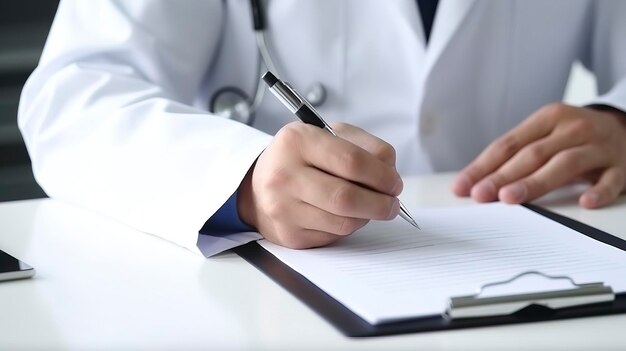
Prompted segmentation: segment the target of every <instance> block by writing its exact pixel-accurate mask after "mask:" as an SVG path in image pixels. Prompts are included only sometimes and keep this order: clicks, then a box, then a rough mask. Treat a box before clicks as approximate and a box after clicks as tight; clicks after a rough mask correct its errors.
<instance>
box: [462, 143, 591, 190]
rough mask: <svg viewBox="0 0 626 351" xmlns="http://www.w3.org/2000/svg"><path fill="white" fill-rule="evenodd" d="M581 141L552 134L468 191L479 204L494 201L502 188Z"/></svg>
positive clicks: (523, 150)
mask: <svg viewBox="0 0 626 351" xmlns="http://www.w3.org/2000/svg"><path fill="white" fill-rule="evenodd" d="M580 144H581V141H579V140H577V139H576V138H571V137H569V136H568V135H567V134H566V133H553V134H551V135H550V136H548V137H546V138H543V139H540V140H537V141H535V142H533V143H531V144H530V145H528V146H526V147H524V148H523V149H522V150H520V151H519V152H518V153H517V154H515V155H514V156H513V157H512V158H511V159H510V160H509V161H507V162H505V163H504V164H503V165H502V166H501V167H500V168H499V169H498V170H496V171H495V172H493V173H491V174H490V175H488V176H486V177H485V178H483V179H482V180H481V181H479V182H478V183H477V184H476V185H474V186H473V187H472V189H471V191H470V195H471V196H472V198H473V199H475V200H476V201H479V202H486V201H495V200H497V199H498V191H499V190H500V188H502V187H503V186H505V185H507V184H510V183H512V182H514V181H517V180H519V179H522V178H523V177H526V176H528V175H529V174H531V173H533V172H534V171H536V170H538V169H539V168H541V167H542V166H543V165H544V164H546V162H548V160H550V159H551V158H552V157H553V156H554V155H556V154H557V153H558V152H560V151H562V150H566V149H569V148H572V147H576V146H579V145H580Z"/></svg>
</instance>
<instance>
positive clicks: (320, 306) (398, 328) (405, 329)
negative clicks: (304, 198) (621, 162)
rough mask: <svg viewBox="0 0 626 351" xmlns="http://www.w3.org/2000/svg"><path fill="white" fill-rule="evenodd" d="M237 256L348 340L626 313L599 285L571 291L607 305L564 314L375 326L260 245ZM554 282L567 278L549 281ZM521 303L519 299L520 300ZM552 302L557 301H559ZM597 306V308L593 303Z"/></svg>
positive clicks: (596, 235)
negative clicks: (590, 296)
mask: <svg viewBox="0 0 626 351" xmlns="http://www.w3.org/2000/svg"><path fill="white" fill-rule="evenodd" d="M523 206H524V207H526V208H528V209H530V210H532V211H534V212H536V213H538V214H540V215H542V216H545V217H547V218H549V219H552V220H554V221H556V222H558V223H560V224H562V225H564V226H566V227H569V228H571V229H573V230H575V231H577V232H580V233H581V234H584V235H586V236H588V237H590V238H593V239H595V240H597V241H600V242H602V243H605V244H608V245H611V246H614V247H616V248H618V249H620V250H622V251H626V241H624V240H622V239H620V238H618V237H615V236H613V235H611V234H608V233H606V232H604V231H602V230H599V229H597V228H594V227H591V226H589V225H586V224H584V223H581V222H578V221H576V220H574V219H571V218H568V217H565V216H561V215H559V214H556V213H554V212H552V211H549V210H547V209H544V208H541V207H539V206H536V205H531V204H525V205H523ZM233 251H234V252H235V253H237V254H238V255H239V256H241V257H242V258H243V259H244V260H246V261H247V262H248V263H250V264H252V265H253V266H254V267H256V268H257V269H258V270H260V271H261V272H263V273H264V274H265V275H267V276H268V277H270V278H271V279H272V280H274V282H276V283H278V284H279V285H280V286H282V287H283V288H284V289H286V290H287V291H289V292H290V293H291V294H292V295H294V296H295V297H297V298H298V299H299V300H300V301H302V302H303V303H304V304H306V305H307V306H309V308H311V309H313V310H314V311H315V312H316V313H317V314H319V315H320V316H321V317H322V318H324V319H325V320H326V321H327V322H329V323H330V324H332V325H333V326H334V327H335V328H337V329H338V330H340V331H341V332H342V333H343V334H344V335H346V336H348V337H372V336H384V335H394V334H407V333H418V332H428V331H437V330H451V329H461V328H475V327H485V326H493V325H504V324H516V323H528V322H537V321H548V320H557V319H569V318H579V317H590V316H600V315H610V314H618V313H626V293H621V294H612V291H611V292H610V287H606V286H602V284H601V282H600V284H599V285H596V286H594V287H591V286H589V288H592V289H591V290H588V291H587V292H585V291H580V290H578V291H575V290H570V291H569V293H570V295H571V294H573V295H577V294H578V295H581V294H582V295H586V294H587V293H588V292H590V291H593V293H595V294H598V295H603V294H604V295H603V297H605V299H604V300H603V299H599V300H597V301H595V302H599V301H604V302H599V303H579V304H573V306H570V307H563V308H558V309H550V308H547V307H545V306H539V305H536V304H534V303H530V304H529V305H528V306H527V307H525V308H523V309H521V310H519V311H516V312H515V313H513V314H499V315H492V316H489V317H474V318H472V317H463V318H451V317H450V314H445V313H444V314H442V315H438V316H430V317H419V318H413V319H407V320H403V321H399V322H392V323H384V324H377V325H372V324H369V323H368V322H366V321H365V320H363V319H362V318H361V317H359V316H358V315H357V314H355V313H354V312H352V311H351V310H350V309H348V308H347V307H345V306H344V305H342V304H341V303H339V302H338V301H337V300H335V299H334V298H332V297H331V296H329V295H328V294H326V293H325V292H324V291H323V290H322V289H320V288H319V287H317V286H316V285H314V284H313V283H311V282H310V281H309V280H307V279H306V278H305V277H304V276H303V275H301V274H300V273H298V272H296V271H295V270H293V269H292V268H291V267H289V266H288V265H286V264H285V263H283V262H282V261H281V260H279V259H278V258H276V257H275V256H274V255H272V254H271V253H270V252H268V251H266V250H265V249H264V248H263V247H261V245H259V244H258V243H257V242H250V243H248V244H245V245H243V246H240V247H237V248H234V249H233ZM527 273H528V274H530V273H538V272H525V273H522V274H527ZM538 274H540V273H538ZM514 278H516V277H512V279H511V280H513V279H514ZM548 278H567V277H549V276H548ZM490 283H491V282H490ZM573 283H574V282H573ZM586 285H587V284H586ZM575 288H580V286H576V287H575ZM583 288H585V287H583ZM609 292H610V293H611V294H612V296H610V297H611V298H610V299H609V298H608V297H609ZM473 297H474V296H464V297H456V299H457V300H456V304H457V308H458V306H463V301H462V300H463V299H465V301H466V302H467V300H468V299H470V300H472V298H473ZM515 297H517V298H519V296H517V295H516V296H515ZM552 297H553V298H554V297H555V296H552ZM562 297H563V296H556V298H562ZM454 299H455V298H452V299H451V303H452V304H454V301H453V300H454ZM458 299H461V300H458ZM459 302H461V305H459ZM483 302H484V301H483ZM587 302H589V301H587ZM592 302H594V301H593V299H592ZM479 304H480V302H479Z"/></svg>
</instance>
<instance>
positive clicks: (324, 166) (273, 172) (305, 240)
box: [237, 122, 403, 248]
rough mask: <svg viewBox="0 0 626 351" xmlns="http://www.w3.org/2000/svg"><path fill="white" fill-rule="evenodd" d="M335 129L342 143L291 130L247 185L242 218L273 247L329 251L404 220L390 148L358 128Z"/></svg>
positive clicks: (313, 130) (304, 127)
mask: <svg viewBox="0 0 626 351" xmlns="http://www.w3.org/2000/svg"><path fill="white" fill-rule="evenodd" d="M333 127H334V128H335V132H336V134H338V135H339V136H341V137H340V138H338V137H336V136H334V135H332V134H331V133H329V132H327V131H325V130H323V129H321V128H318V127H316V126H315V125H310V124H305V123H300V122H294V123H290V124H288V125H286V126H285V127H283V128H282V129H281V130H280V131H279V132H278V133H277V134H276V136H275V137H274V139H273V141H272V142H271V144H270V145H269V146H268V147H267V148H266V149H265V150H264V151H263V153H262V154H261V155H260V156H259V158H258V159H257V161H256V163H255V165H254V166H253V167H252V168H251V169H250V170H249V172H248V174H247V175H246V177H245V179H244V181H243V182H242V184H241V186H240V188H239V192H238V199H237V209H238V212H239V215H240V217H241V219H242V220H243V221H244V222H245V223H247V224H249V225H251V226H253V227H255V228H256V229H257V230H258V231H259V232H260V233H261V234H262V235H263V236H264V237H265V238H266V239H268V240H269V241H272V242H274V243H277V244H279V245H283V246H286V247H291V248H310V247H317V246H324V245H328V244H330V243H332V242H334V241H336V240H338V239H339V238H341V237H342V236H345V235H349V234H351V233H353V232H354V231H356V230H357V229H359V228H361V227H363V226H364V225H365V224H367V223H368V221H369V220H371V219H377V220H386V219H392V218H395V217H396V216H397V215H398V214H399V213H400V203H399V201H398V199H397V196H398V195H399V194H400V193H401V192H402V186H403V184H402V179H401V178H400V176H399V175H398V173H397V171H396V169H395V151H394V149H393V147H391V146H390V145H389V144H387V143H386V142H384V141H382V140H380V139H379V138H377V137H375V136H373V135H371V134H368V133H367V132H365V131H363V130H362V129H359V128H357V127H354V126H350V125H347V124H338V125H334V126H333Z"/></svg>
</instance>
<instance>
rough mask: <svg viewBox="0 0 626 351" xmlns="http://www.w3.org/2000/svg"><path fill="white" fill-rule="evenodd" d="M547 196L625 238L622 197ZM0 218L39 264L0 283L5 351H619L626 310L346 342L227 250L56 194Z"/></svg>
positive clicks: (433, 189)
mask: <svg viewBox="0 0 626 351" xmlns="http://www.w3.org/2000/svg"><path fill="white" fill-rule="evenodd" d="M450 180H451V176H450V175H441V176H433V177H426V178H415V179H406V180H405V183H406V187H405V191H404V193H403V194H402V196H401V198H402V201H403V202H404V203H405V204H406V205H407V206H409V208H411V207H414V206H454V205H459V204H468V203H471V201H470V200H467V199H457V198H455V197H454V196H453V195H451V193H450V192H449V191H448V186H449V183H450ZM557 195H558V194H557ZM557 197H558V196H557ZM542 204H543V205H547V206H548V207H549V208H551V209H552V210H555V211H556V212H559V213H561V214H565V215H567V216H570V217H573V218H576V219H578V220H580V221H582V222H586V223H588V224H591V225H594V226H596V227H599V228H600V229H603V230H605V231H607V232H609V233H612V234H614V235H618V236H621V237H622V238H626V225H625V224H626V221H624V217H625V215H626V199H625V198H624V197H622V198H621V199H620V201H619V202H618V204H617V205H614V206H612V207H609V208H606V209H603V210H583V209H580V208H578V207H577V205H576V201H575V198H573V197H571V196H570V197H567V196H566V198H565V199H561V200H558V199H557V200H554V198H553V200H551V201H542ZM0 223H1V224H0V247H1V248H3V249H4V250H5V251H8V252H9V253H11V254H13V255H14V256H16V257H18V258H20V259H22V260H24V261H25V262H27V263H29V264H31V265H32V266H34V267H35V268H36V270H37V275H36V276H35V278H34V279H30V280H22V281H13V282H6V283H1V284H0V349H2V350H9V349H17V348H20V349H23V348H42V349H94V348H98V349H122V348H123V349H192V348H193V349H199V348H202V349H225V348H237V349H303V348H304V349H333V350H338V349H353V350H365V349H387V350H389V349H403V348H404V349H425V350H446V349H464V350H468V349H477V350H501V349H532V350H534V349H539V350H544V349H548V348H549V349H570V350H571V349H580V350H590V349H601V350H606V349H622V350H624V349H626V315H616V316H608V317H593V318H582V319H572V320H565V321H557V322H542V323H530V324H522V325H514V326H501V327H487V328H478V329H465V330H458V331H445V332H431V333H421V334H411V335H402V336H392V337H381V338H369V339H349V338H346V337H344V336H343V335H342V334H340V333H339V332H338V331H336V330H335V329H334V328H333V327H332V326H331V325H329V324H328V323H327V322H326V321H324V320H323V319H322V318H320V317H318V316H317V315H316V314H315V312H313V311H312V310H310V309H309V308H308V307H306V306H305V305H303V304H302V303H300V302H299V301H298V300H297V299H295V298H294V297H292V296H291V295H290V294H289V293H288V292H287V291H285V290H283V289H282V288H281V287H279V286H278V285H276V284H275V283H273V282H272V281H271V280H270V279H269V278H267V277H265V276H264V275H263V274H261V273H260V272H258V271H257V270H256V269H255V268H253V267H252V266H250V265H248V264H247V263H246V262H244V261H243V260H242V259H240V258H239V257H238V256H236V255H234V254H232V253H227V254H223V255H221V256H219V257H217V258H211V259H204V258H202V257H198V256H196V255H194V254H192V253H191V252H188V251H187V250H185V249H182V248H179V247H177V246H175V245H172V244H170V243H168V242H166V241H163V240H161V239H158V238H155V237H152V236H149V235H146V234H143V233H139V232H136V231H133V230H131V229H129V228H126V227H125V226H123V225H121V224H119V223H115V222H113V221H110V220H108V219H106V218H103V217H101V216H98V215H96V214H93V213H91V212H88V211H85V210H82V209H79V208H75V207H72V206H70V205H67V204H64V203H60V202H57V201H53V200H31V201H20V202H9V203H2V204H0Z"/></svg>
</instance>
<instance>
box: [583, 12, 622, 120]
mask: <svg viewBox="0 0 626 351" xmlns="http://www.w3.org/2000/svg"><path fill="white" fill-rule="evenodd" d="M590 13H591V19H590V22H591V32H590V36H589V43H588V45H587V48H588V50H587V51H586V52H585V55H584V57H583V63H584V64H585V66H587V67H588V68H590V69H591V70H592V71H593V72H594V74H595V76H596V80H597V86H598V94H599V96H598V97H597V98H595V99H593V100H592V101H590V102H589V103H588V104H586V105H594V104H595V105H608V106H611V107H614V108H616V109H619V110H622V111H626V39H625V38H626V21H625V20H624V18H625V17H626V1H613V0H609V1H594V2H592V8H591V11H590Z"/></svg>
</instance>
